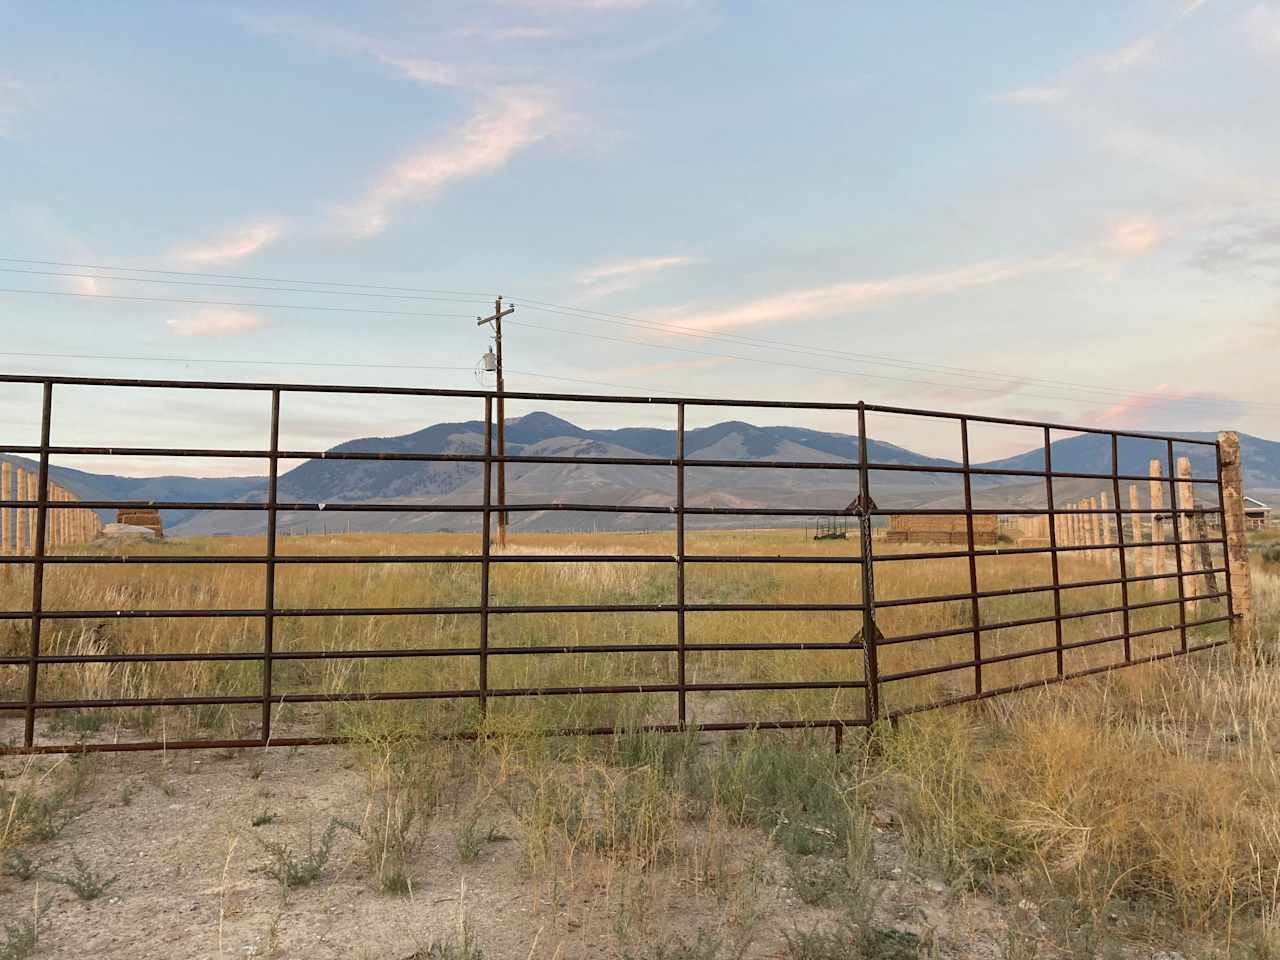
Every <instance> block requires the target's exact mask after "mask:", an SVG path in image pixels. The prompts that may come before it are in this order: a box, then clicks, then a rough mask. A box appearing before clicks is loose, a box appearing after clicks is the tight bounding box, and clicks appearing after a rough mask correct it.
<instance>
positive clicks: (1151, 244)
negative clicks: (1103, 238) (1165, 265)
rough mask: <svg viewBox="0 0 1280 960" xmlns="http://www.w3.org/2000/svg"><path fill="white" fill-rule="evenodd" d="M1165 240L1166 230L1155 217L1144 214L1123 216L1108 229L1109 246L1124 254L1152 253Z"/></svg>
mask: <svg viewBox="0 0 1280 960" xmlns="http://www.w3.org/2000/svg"><path fill="white" fill-rule="evenodd" d="M1163 240H1164V230H1163V229H1162V228H1161V226H1160V224H1158V223H1157V222H1156V221H1155V220H1154V219H1152V218H1151V217H1148V216H1144V215H1137V216H1129V217H1122V218H1121V219H1119V220H1116V221H1114V222H1113V223H1112V224H1111V226H1110V228H1109V229H1108V231H1107V246H1108V247H1110V248H1111V249H1112V250H1113V251H1115V252H1116V253H1119V254H1122V255H1123V256H1127V257H1133V256H1141V255H1142V254H1144V253H1150V252H1151V251H1152V250H1154V249H1155V248H1156V247H1158V246H1159V245H1160V243H1161V242H1162V241H1163Z"/></svg>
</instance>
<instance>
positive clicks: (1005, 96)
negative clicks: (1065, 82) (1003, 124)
mask: <svg viewBox="0 0 1280 960" xmlns="http://www.w3.org/2000/svg"><path fill="white" fill-rule="evenodd" d="M1066 95H1067V91H1066V90H1064V89H1063V88H1062V87H1018V88H1017V89H1016V90H1006V91H1004V92H1003V93H993V94H991V95H990V96H989V97H987V100H988V101H989V102H990V103H1057V102H1058V101H1059V100H1061V99H1063V98H1064V97H1065V96H1066Z"/></svg>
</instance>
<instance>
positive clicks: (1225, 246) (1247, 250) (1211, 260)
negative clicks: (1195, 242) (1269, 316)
mask: <svg viewBox="0 0 1280 960" xmlns="http://www.w3.org/2000/svg"><path fill="white" fill-rule="evenodd" d="M1191 262H1192V263H1193V264H1194V265H1195V266H1197V267H1199V268H1200V269H1201V270H1206V271H1208V272H1210V273H1222V272H1226V271H1228V270H1251V269H1254V268H1259V267H1260V268H1263V269H1266V270H1277V269H1280V222H1271V223H1265V224H1262V225H1260V226H1255V227H1248V228H1243V229H1237V230H1235V231H1234V232H1233V233H1231V234H1230V235H1228V236H1225V237H1219V238H1215V239H1213V240H1211V241H1210V242H1208V243H1206V244H1205V245H1204V246H1203V247H1202V248H1201V249H1200V251H1199V252H1198V253H1197V254H1196V255H1195V257H1193V258H1192V261H1191Z"/></svg>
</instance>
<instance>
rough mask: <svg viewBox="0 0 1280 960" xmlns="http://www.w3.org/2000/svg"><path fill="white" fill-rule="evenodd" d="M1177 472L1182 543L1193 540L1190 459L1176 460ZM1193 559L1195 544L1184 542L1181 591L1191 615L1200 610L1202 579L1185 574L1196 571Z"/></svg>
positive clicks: (1193, 505) (1180, 458)
mask: <svg viewBox="0 0 1280 960" xmlns="http://www.w3.org/2000/svg"><path fill="white" fill-rule="evenodd" d="M1177 472H1178V479H1177V481H1175V483H1174V487H1176V488H1177V490H1176V497H1175V500H1176V502H1177V510H1178V513H1179V514H1181V517H1180V518H1179V520H1178V524H1179V530H1180V532H1181V539H1182V540H1183V541H1186V540H1194V539H1195V524H1194V523H1193V522H1192V518H1193V517H1194V516H1195V514H1194V513H1192V512H1191V511H1193V510H1195V508H1196V497H1195V491H1194V490H1193V489H1192V485H1191V484H1190V483H1189V482H1188V481H1189V480H1190V479H1191V460H1190V458H1188V457H1179V458H1178V466H1177ZM1195 558H1196V553H1195V544H1193V543H1185V542H1184V543H1183V544H1182V573H1183V578H1182V579H1183V584H1184V587H1183V589H1184V591H1185V593H1184V596H1185V597H1186V598H1187V600H1188V601H1190V605H1191V612H1192V613H1193V614H1194V613H1196V612H1198V611H1199V609H1200V600H1199V597H1200V593H1201V590H1200V581H1201V580H1202V578H1201V577H1199V576H1193V575H1191V574H1189V573H1187V571H1189V570H1195V569H1196V560H1195Z"/></svg>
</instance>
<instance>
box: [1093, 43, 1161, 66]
mask: <svg viewBox="0 0 1280 960" xmlns="http://www.w3.org/2000/svg"><path fill="white" fill-rule="evenodd" d="M1155 47H1156V35H1155V34H1154V33H1148V34H1146V35H1144V36H1141V37H1139V38H1138V39H1137V40H1134V41H1133V42H1132V43H1127V44H1125V45H1124V46H1123V47H1121V48H1120V49H1119V50H1113V51H1111V52H1110V53H1104V54H1103V55H1102V56H1100V57H1099V58H1098V66H1099V68H1100V69H1101V70H1102V71H1103V72H1105V73H1119V72H1120V71H1121V70H1128V69H1129V68H1130V67H1132V66H1134V65H1136V64H1139V63H1142V62H1143V61H1144V60H1147V59H1149V58H1150V57H1151V54H1152V51H1154V50H1155Z"/></svg>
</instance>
